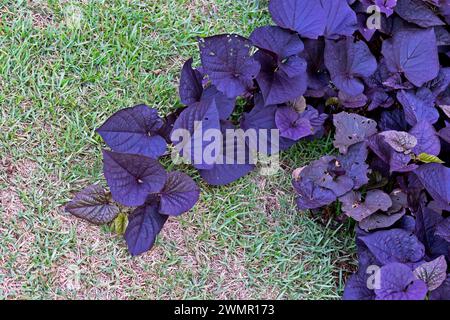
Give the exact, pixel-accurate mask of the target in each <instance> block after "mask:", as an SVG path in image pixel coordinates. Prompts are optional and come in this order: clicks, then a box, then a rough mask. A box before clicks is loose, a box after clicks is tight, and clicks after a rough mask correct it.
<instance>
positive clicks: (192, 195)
mask: <svg viewBox="0 0 450 320" xmlns="http://www.w3.org/2000/svg"><path fill="white" fill-rule="evenodd" d="M199 196H200V189H199V188H198V186H197V184H196V183H195V182H194V180H192V179H191V178H190V177H189V176H188V175H186V174H184V173H182V172H170V173H169V174H168V175H167V181H166V184H165V185H164V188H163V189H162V190H161V192H160V197H161V200H160V201H161V202H160V204H159V213H161V214H165V215H169V216H179V215H181V214H182V213H184V212H187V211H189V210H191V208H192V207H193V206H194V205H195V203H196V202H197V201H198V198H199Z"/></svg>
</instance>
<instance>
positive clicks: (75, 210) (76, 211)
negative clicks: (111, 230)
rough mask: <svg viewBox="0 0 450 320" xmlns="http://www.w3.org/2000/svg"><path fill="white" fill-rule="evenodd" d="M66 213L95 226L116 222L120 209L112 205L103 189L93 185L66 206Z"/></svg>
mask: <svg viewBox="0 0 450 320" xmlns="http://www.w3.org/2000/svg"><path fill="white" fill-rule="evenodd" d="M66 211H67V212H70V213H71V214H73V215H74V216H76V217H78V218H81V219H83V220H86V221H89V222H91V223H94V224H99V225H100V224H105V223H108V222H111V221H113V220H114V218H115V217H116V216H117V215H118V214H119V208H118V207H117V206H116V205H114V204H112V203H111V201H110V199H109V197H108V196H107V194H106V192H105V190H104V189H103V187H101V186H99V185H98V184H94V185H91V186H89V187H87V188H85V189H83V190H81V191H80V192H79V193H77V194H76V195H75V197H74V198H73V200H72V201H70V202H69V203H68V204H67V205H66Z"/></svg>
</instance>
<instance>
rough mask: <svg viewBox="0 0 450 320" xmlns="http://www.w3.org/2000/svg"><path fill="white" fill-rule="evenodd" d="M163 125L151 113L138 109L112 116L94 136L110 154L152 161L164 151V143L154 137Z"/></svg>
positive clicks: (141, 106)
mask: <svg viewBox="0 0 450 320" xmlns="http://www.w3.org/2000/svg"><path fill="white" fill-rule="evenodd" d="M163 124H164V122H163V120H162V119H161V118H160V117H159V116H158V112H157V111H156V110H155V109H151V108H149V107H147V106H146V105H138V106H135V107H133V108H127V109H123V110H120V111H118V112H116V113H115V114H114V115H113V116H111V117H110V118H109V119H108V120H107V121H106V122H105V123H104V124H103V125H102V126H101V127H100V128H99V129H97V133H98V134H100V136H101V137H102V138H103V140H105V142H106V144H107V145H108V146H109V147H111V149H112V150H113V151H117V152H123V153H133V154H141V155H144V156H147V157H150V158H154V159H156V158H158V157H159V156H161V155H163V154H164V152H165V151H166V141H165V140H164V138H163V137H161V136H160V135H159V133H158V131H159V130H160V129H161V128H162V126H163Z"/></svg>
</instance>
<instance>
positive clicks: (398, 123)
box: [379, 109, 408, 131]
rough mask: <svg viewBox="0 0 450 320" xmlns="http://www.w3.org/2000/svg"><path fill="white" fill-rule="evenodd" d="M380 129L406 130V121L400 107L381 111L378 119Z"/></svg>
mask: <svg viewBox="0 0 450 320" xmlns="http://www.w3.org/2000/svg"><path fill="white" fill-rule="evenodd" d="M379 126H380V129H381V131H388V130H396V131H408V123H407V122H406V120H405V113H404V112H403V110H402V109H394V110H389V111H388V110H386V111H383V112H382V113H381V118H380V121H379Z"/></svg>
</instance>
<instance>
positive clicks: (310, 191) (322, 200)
mask: <svg viewBox="0 0 450 320" xmlns="http://www.w3.org/2000/svg"><path fill="white" fill-rule="evenodd" d="M293 185H294V188H295V190H296V191H297V199H296V202H297V206H298V208H299V209H300V210H308V209H317V208H321V207H323V206H326V205H329V204H331V203H333V202H334V201H336V195H335V194H334V192H333V191H331V190H329V189H326V188H322V187H318V186H315V184H314V183H313V182H312V181H310V180H303V181H302V180H300V181H295V180H294V181H293Z"/></svg>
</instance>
